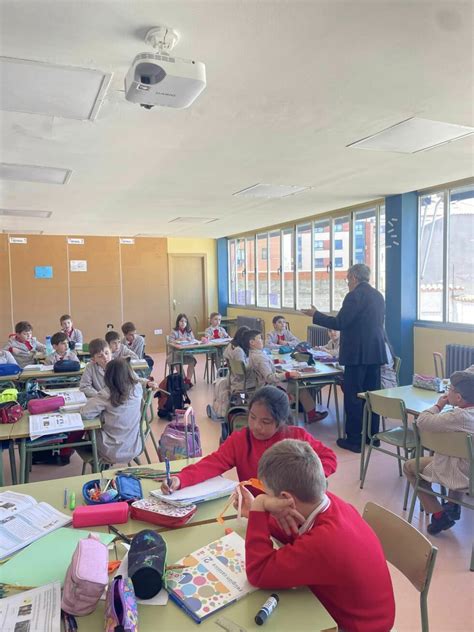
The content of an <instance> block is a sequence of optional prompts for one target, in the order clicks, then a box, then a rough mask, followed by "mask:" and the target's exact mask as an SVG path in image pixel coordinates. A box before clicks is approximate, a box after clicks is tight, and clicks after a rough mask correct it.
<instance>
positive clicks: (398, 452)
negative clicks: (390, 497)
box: [397, 445, 403, 476]
mask: <svg viewBox="0 0 474 632" xmlns="http://www.w3.org/2000/svg"><path fill="white" fill-rule="evenodd" d="M397 455H398V458H397V461H398V475H399V476H403V472H402V455H401V453H400V448H399V446H398V445H397Z"/></svg>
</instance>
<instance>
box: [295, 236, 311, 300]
mask: <svg viewBox="0 0 474 632" xmlns="http://www.w3.org/2000/svg"><path fill="white" fill-rule="evenodd" d="M296 270H297V282H298V296H297V303H298V305H297V307H298V309H304V308H306V307H311V224H302V225H300V226H297V227H296Z"/></svg>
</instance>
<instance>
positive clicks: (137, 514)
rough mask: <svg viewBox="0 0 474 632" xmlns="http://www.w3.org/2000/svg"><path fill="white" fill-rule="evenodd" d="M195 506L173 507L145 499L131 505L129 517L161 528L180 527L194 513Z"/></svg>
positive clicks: (152, 499) (151, 499) (153, 499)
mask: <svg viewBox="0 0 474 632" xmlns="http://www.w3.org/2000/svg"><path fill="white" fill-rule="evenodd" d="M196 509H197V507H196V505H187V506H186V507H173V505H170V504H169V503H165V502H163V501H162V500H158V499H156V498H146V499H144V500H137V501H136V502H134V503H132V506H131V508H130V516H131V518H132V519H133V520H142V521H143V522H151V523H152V524H157V525H159V526H161V527H181V526H182V525H184V524H186V523H187V522H189V521H190V520H191V518H192V517H193V516H194V514H195V513H196Z"/></svg>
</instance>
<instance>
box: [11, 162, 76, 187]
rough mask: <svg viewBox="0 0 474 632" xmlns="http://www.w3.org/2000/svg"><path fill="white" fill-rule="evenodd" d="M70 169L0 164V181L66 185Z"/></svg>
mask: <svg viewBox="0 0 474 632" xmlns="http://www.w3.org/2000/svg"><path fill="white" fill-rule="evenodd" d="M71 173H72V172H71V170H70V169H62V168H60V167H40V166H39V165H14V164H10V163H8V162H1V163H0V179H2V180H22V181H25V182H46V183H48V184H66V182H68V181H69V178H70V177H71Z"/></svg>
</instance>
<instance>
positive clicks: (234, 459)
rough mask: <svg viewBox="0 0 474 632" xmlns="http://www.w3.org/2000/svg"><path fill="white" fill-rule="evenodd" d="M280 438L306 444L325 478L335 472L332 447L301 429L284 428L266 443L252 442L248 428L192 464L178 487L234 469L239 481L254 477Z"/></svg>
mask: <svg viewBox="0 0 474 632" xmlns="http://www.w3.org/2000/svg"><path fill="white" fill-rule="evenodd" d="M283 439H300V440H301V441H307V442H308V443H309V444H310V446H311V447H312V448H313V450H314V451H315V452H316V454H317V455H318V456H319V458H320V459H321V463H322V465H323V469H324V473H325V474H326V476H329V475H330V474H333V473H334V472H335V471H336V467H337V459H336V455H335V454H334V452H333V451H332V450H331V448H328V447H327V446H325V445H324V444H323V443H321V442H320V441H317V440H316V439H314V437H312V436H311V435H310V434H309V433H308V432H306V430H304V429H303V428H298V427H297V426H285V427H284V428H283V429H282V430H280V431H279V432H276V433H275V434H274V435H273V437H271V438H270V439H267V440H266V441H260V440H259V439H255V437H254V436H253V435H252V433H251V432H250V430H249V429H248V428H242V430H238V431H237V432H233V433H232V434H231V435H230V437H228V438H227V439H226V440H225V441H224V443H223V444H222V445H220V446H219V448H218V449H217V450H216V451H215V452H212V453H211V454H209V455H208V456H206V457H204V458H203V459H201V460H200V461H199V463H196V464H195V465H188V467H185V468H184V469H183V470H182V471H181V472H180V473H179V474H178V478H179V480H180V481H181V487H188V486H189V485H195V484H196V483H201V482H202V481H205V480H207V479H208V478H212V477H213V476H219V474H223V473H224V472H227V471H228V470H231V469H232V468H233V467H236V468H237V474H238V477H239V481H245V480H247V479H249V478H256V477H257V471H258V462H259V461H260V458H261V456H262V454H263V453H264V452H265V450H267V449H268V448H269V447H270V446H272V445H273V444H274V443H278V441H282V440H283Z"/></svg>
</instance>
